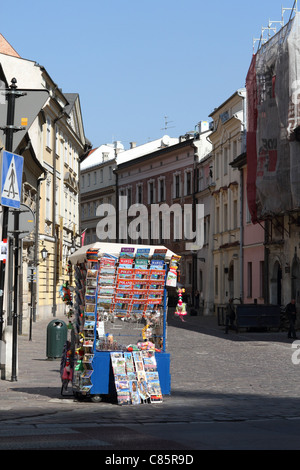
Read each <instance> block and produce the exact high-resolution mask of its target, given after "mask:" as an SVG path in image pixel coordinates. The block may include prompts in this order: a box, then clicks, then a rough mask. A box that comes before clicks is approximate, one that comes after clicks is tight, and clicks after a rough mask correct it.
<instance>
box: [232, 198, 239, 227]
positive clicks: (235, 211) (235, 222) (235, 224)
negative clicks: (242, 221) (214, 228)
mask: <svg viewBox="0 0 300 470" xmlns="http://www.w3.org/2000/svg"><path fill="white" fill-rule="evenodd" d="M237 227H238V205H237V200H236V199H235V200H234V201H233V228H237Z"/></svg>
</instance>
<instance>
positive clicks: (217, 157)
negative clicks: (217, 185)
mask: <svg viewBox="0 0 300 470" xmlns="http://www.w3.org/2000/svg"><path fill="white" fill-rule="evenodd" d="M219 157H220V154H219V153H217V155H216V160H215V170H216V179H219V176H220V175H219Z"/></svg>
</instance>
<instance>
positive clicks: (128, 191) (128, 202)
mask: <svg viewBox="0 0 300 470" xmlns="http://www.w3.org/2000/svg"><path fill="white" fill-rule="evenodd" d="M131 204H132V191H131V188H127V208H128V209H129V207H130V206H131Z"/></svg>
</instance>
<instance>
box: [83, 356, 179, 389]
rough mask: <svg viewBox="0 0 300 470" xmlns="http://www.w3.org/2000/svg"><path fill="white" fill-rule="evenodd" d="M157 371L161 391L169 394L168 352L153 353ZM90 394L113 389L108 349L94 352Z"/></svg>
mask: <svg viewBox="0 0 300 470" xmlns="http://www.w3.org/2000/svg"><path fill="white" fill-rule="evenodd" d="M155 358H156V363H157V371H158V376H159V381H160V387H161V393H162V394H163V395H170V393H171V376H170V354H169V353H164V352H162V353H155ZM91 381H92V384H93V386H92V388H91V390H90V393H91V394H92V395H109V394H112V393H114V391H115V383H114V376H113V370H112V365H111V359H110V352H109V351H101V352H98V351H96V352H95V355H94V359H93V374H92V376H91Z"/></svg>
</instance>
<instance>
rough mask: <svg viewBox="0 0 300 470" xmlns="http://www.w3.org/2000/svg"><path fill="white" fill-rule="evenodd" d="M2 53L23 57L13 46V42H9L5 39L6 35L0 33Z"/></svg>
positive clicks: (0, 51)
mask: <svg viewBox="0 0 300 470" xmlns="http://www.w3.org/2000/svg"><path fill="white" fill-rule="evenodd" d="M0 53H1V54H6V55H11V56H13V57H19V58H21V56H20V55H19V54H18V53H17V51H16V50H15V49H14V48H13V47H12V46H11V44H9V42H8V41H7V40H6V39H5V37H4V36H3V35H2V34H1V33H0Z"/></svg>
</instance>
